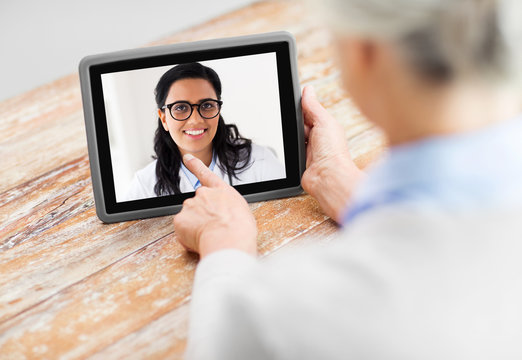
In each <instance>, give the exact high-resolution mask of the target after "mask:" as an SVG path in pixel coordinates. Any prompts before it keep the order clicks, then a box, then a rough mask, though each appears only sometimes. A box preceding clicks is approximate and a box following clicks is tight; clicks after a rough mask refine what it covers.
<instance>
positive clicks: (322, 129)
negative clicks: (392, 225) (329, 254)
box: [301, 86, 363, 222]
mask: <svg viewBox="0 0 522 360" xmlns="http://www.w3.org/2000/svg"><path fill="white" fill-rule="evenodd" d="M301 104H302V108H303V118H304V123H305V135H306V139H307V146H306V171H305V172H304V174H303V177H302V179H301V183H302V185H303V189H304V190H305V191H306V192H308V193H309V194H310V195H312V196H313V197H314V198H316V199H317V200H318V201H319V204H320V205H321V207H322V209H323V210H324V212H325V213H326V214H327V215H328V216H330V217H331V218H333V219H334V220H336V221H337V222H340V221H341V217H342V213H343V211H344V209H345V208H346V206H347V204H348V201H349V199H350V196H351V193H352V191H353V188H354V187H355V186H356V184H357V183H358V182H359V181H360V179H361V178H362V177H363V172H362V171H361V170H359V169H358V168H357V166H356V165H355V163H354V162H353V161H352V158H351V156H350V152H349V150H348V146H347V143H346V139H345V137H344V129H343V128H342V126H341V125H340V124H339V123H338V122H337V121H336V120H335V119H334V118H333V117H332V116H331V115H330V114H329V113H328V112H327V111H326V109H325V108H324V107H323V106H322V105H321V104H320V103H319V101H318V100H317V98H316V95H315V91H314V90H313V88H312V87H311V86H307V87H305V88H304V90H303V96H302V101H301Z"/></svg>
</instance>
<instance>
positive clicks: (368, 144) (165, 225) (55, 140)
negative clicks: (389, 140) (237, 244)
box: [0, 2, 383, 359]
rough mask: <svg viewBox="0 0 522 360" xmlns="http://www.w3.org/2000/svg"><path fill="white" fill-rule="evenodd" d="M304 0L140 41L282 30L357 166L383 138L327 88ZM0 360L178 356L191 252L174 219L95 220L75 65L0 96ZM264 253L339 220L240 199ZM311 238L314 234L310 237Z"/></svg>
mask: <svg viewBox="0 0 522 360" xmlns="http://www.w3.org/2000/svg"><path fill="white" fill-rule="evenodd" d="M312 17H313V14H309V13H307V10H306V9H305V8H303V6H302V4H300V3H294V2H261V3H256V4H253V5H251V6H248V7H245V8H242V9H239V10H237V11H234V12H232V13H229V14H226V15H224V16H220V17H218V18H216V19H214V20H212V21H209V22H207V23H205V24H202V25H200V26H196V27H194V28H192V29H189V30H186V31H183V32H181V33H177V34H174V35H172V36H170V37H168V38H165V39H163V40H161V41H158V42H156V43H154V44H151V45H158V44H169V43H176V42H183V41H192V40H200V39H210V38H215V37H226V36H236V35H244V34H252V33H259V32H266V31H275V30H288V31H290V32H292V33H293V34H294V35H295V37H296V39H297V47H298V57H299V76H300V80H301V84H302V85H306V84H314V85H315V87H316V91H317V93H318V95H319V97H320V100H321V101H322V102H323V104H324V105H325V106H326V107H327V108H328V109H329V110H330V111H331V112H332V113H333V114H334V115H335V116H336V117H337V118H338V119H339V121H341V122H342V123H343V124H344V126H345V130H346V137H347V139H348V141H349V144H350V147H351V151H352V156H353V157H354V159H355V161H356V162H357V164H358V165H359V166H361V167H364V166H365V165H366V164H367V163H369V162H370V161H371V160H372V159H373V158H375V156H376V155H378V153H379V152H380V151H381V149H382V147H383V138H382V136H381V134H380V133H379V132H378V131H377V130H375V129H374V128H372V126H371V125H370V124H369V123H368V122H366V121H365V120H364V119H363V118H362V117H361V115H360V114H359V113H358V112H357V110H356V109H355V108H354V107H353V105H352V104H351V102H350V100H349V99H347V98H346V97H345V94H343V92H342V90H341V89H340V86H339V72H338V69H337V68H336V66H335V64H334V51H333V48H332V42H331V39H330V37H329V34H328V32H327V31H326V29H324V28H322V27H320V26H319V25H318V24H317V23H315V22H313V21H312V20H311V18H312ZM0 164H1V167H0V175H1V182H0V358H2V359H4V358H8V359H22V358H48V359H54V358H58V357H63V358H84V357H93V358H95V359H96V358H99V359H106V358H180V357H182V354H183V351H184V348H185V342H186V332H187V322H188V318H187V317H188V307H189V303H190V293H191V286H192V281H193V276H194V270H195V268H196V264H197V261H198V258H197V256H195V255H192V254H188V253H186V252H185V251H184V250H183V248H182V247H181V246H180V245H179V244H178V242H177V241H176V233H175V229H174V227H173V225H172V217H171V216H166V217H161V218H154V219H148V220H140V221H132V222H123V223H118V224H111V225H106V224H103V223H102V222H101V221H99V220H98V218H97V217H96V214H95V210H94V200H93V195H92V188H91V179H90V172H89V159H88V156H87V146H86V137H85V129H84V123H83V115H82V106H81V98H80V88H79V82H78V76H77V74H72V75H70V76H66V77H64V78H62V79H59V80H57V81H55V82H53V83H50V84H48V85H45V86H42V87H40V88H37V89H35V90H32V91H30V92H28V93H25V94H22V95H20V96H17V97H14V98H11V99H8V100H5V101H3V102H0ZM251 209H252V211H253V212H254V214H255V217H256V219H257V223H258V226H259V238H258V247H259V252H260V254H261V255H260V256H261V257H264V256H267V255H270V254H272V253H274V252H275V251H277V250H278V249H279V248H281V247H282V246H302V245H303V244H306V243H307V242H310V241H328V239H329V238H331V237H332V234H333V233H335V232H336V230H337V228H336V226H335V225H334V223H333V222H332V221H331V220H330V219H328V218H327V217H326V216H324V215H323V214H322V213H321V210H320V209H319V208H318V206H317V203H316V202H315V201H314V200H313V199H312V198H311V197H309V196H307V195H302V196H298V197H294V198H289V199H282V200H275V201H267V202H261V203H256V204H252V205H251ZM316 238H318V239H316Z"/></svg>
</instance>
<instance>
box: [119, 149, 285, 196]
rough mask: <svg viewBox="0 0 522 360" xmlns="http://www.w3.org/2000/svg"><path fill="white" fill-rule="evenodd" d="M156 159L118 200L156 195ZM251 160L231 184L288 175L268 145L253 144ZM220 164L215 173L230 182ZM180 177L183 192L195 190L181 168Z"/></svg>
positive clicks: (273, 178) (139, 172)
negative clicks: (248, 165) (247, 166)
mask: <svg viewBox="0 0 522 360" xmlns="http://www.w3.org/2000/svg"><path fill="white" fill-rule="evenodd" d="M156 161H157V160H154V161H153V162H151V163H150V164H148V165H147V166H145V167H144V168H143V169H141V170H138V171H137V172H136V173H135V174H134V178H133V179H132V181H131V184H130V186H129V189H128V190H127V193H126V194H125V197H124V198H123V199H122V200H118V201H129V200H137V199H145V198H151V197H156V194H155V192H154V185H156V182H157V178H156ZM250 161H251V163H252V165H251V166H250V167H249V168H248V169H246V170H244V171H243V172H241V173H239V174H237V176H238V178H239V180H238V179H236V178H234V177H232V184H231V185H240V184H248V183H253V182H259V181H269V180H275V179H281V178H285V177H286V171H285V168H284V166H283V164H282V163H281V162H279V160H278V159H277V158H276V157H275V155H274V154H273V152H272V151H271V150H270V149H269V148H267V147H264V146H260V145H256V144H252V153H251V159H250ZM219 164H220V162H219V159H216V166H215V167H214V173H216V174H217V175H218V176H219V177H220V178H222V179H223V180H224V181H225V182H226V183H227V184H228V183H229V178H228V175H227V174H226V173H225V172H223V171H222V170H221V169H220V167H219ZM179 177H180V183H179V188H180V191H181V192H182V193H183V192H191V191H194V188H193V187H192V184H191V183H190V181H189V179H188V178H187V176H186V175H185V173H184V172H183V171H182V170H181V169H180V172H179Z"/></svg>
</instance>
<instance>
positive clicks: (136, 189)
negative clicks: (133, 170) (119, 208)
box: [122, 174, 148, 201]
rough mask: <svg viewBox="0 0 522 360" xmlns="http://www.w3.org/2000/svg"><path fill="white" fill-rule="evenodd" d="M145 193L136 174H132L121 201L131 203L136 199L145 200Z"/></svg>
mask: <svg viewBox="0 0 522 360" xmlns="http://www.w3.org/2000/svg"><path fill="white" fill-rule="evenodd" d="M147 197H148V196H147V191H146V188H145V186H144V185H143V184H142V183H141V181H140V179H139V177H138V175H137V174H134V177H133V178H132V181H131V183H130V185H129V188H128V189H127V192H126V193H125V196H124V197H123V199H122V201H131V200H137V199H144V198H147Z"/></svg>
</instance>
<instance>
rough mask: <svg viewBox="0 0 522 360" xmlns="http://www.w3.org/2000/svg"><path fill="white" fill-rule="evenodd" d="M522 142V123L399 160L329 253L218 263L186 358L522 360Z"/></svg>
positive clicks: (221, 258) (213, 260)
mask: <svg viewBox="0 0 522 360" xmlns="http://www.w3.org/2000/svg"><path fill="white" fill-rule="evenodd" d="M521 138H522V117H521V118H518V119H515V120H514V121H509V122H506V123H503V124H500V125H497V126H491V127H489V128H487V129H484V130H481V131H477V132H473V133H467V134H460V135H452V136H446V137H439V138H432V139H427V140H424V141H421V142H418V143H414V144H409V145H406V146H401V147H397V148H394V149H391V151H390V153H389V155H388V156H387V157H386V158H385V159H384V160H383V161H382V162H381V163H380V164H379V165H377V166H376V167H375V168H374V169H373V170H372V171H371V172H370V173H369V175H368V179H367V181H366V182H365V183H364V184H362V186H361V187H360V188H359V189H357V191H356V193H355V195H354V205H353V206H352V208H351V209H350V210H349V211H348V213H347V215H346V217H345V218H346V219H347V223H346V225H345V228H344V230H343V231H342V232H340V233H339V234H338V236H337V238H336V239H335V240H334V241H333V242H332V243H330V244H327V245H325V244H323V245H317V246H313V247H310V248H306V249H301V250H299V251H296V250H295V249H292V250H285V251H278V252H277V253H276V254H274V255H273V256H271V257H270V258H269V259H267V260H266V261H258V260H257V259H255V258H253V257H251V256H249V255H247V254H245V253H243V252H240V251H237V250H222V251H219V252H216V253H213V254H211V255H209V256H207V257H206V258H204V259H203V260H202V261H201V262H200V263H199V265H198V268H197V270H196V277H195V280H194V287H193V292H192V300H191V313H190V326H189V340H188V346H187V358H188V359H228V360H233V359H401V360H407V359H434V360H435V359H474V360H475V359H522V141H520V139H521ZM318 243H320V240H319V239H318Z"/></svg>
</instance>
